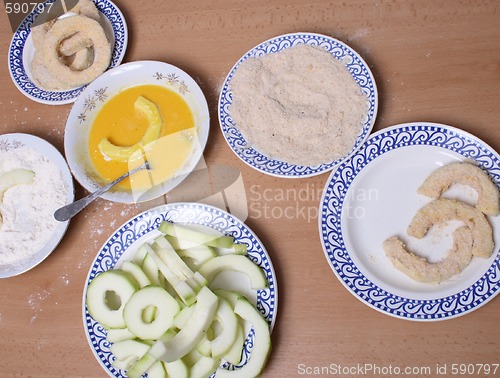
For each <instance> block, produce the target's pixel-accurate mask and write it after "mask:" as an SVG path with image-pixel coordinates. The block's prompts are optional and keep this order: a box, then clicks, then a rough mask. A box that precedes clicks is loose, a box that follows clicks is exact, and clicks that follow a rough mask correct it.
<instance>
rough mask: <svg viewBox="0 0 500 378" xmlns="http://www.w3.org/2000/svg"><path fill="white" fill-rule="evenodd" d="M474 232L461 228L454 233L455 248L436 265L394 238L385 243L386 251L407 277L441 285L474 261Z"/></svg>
mask: <svg viewBox="0 0 500 378" xmlns="http://www.w3.org/2000/svg"><path fill="white" fill-rule="evenodd" d="M472 245H473V237H472V232H471V230H470V229H469V228H468V227H460V228H458V229H456V230H455V231H454V232H453V247H452V249H451V250H450V251H448V254H447V256H446V257H445V258H444V259H443V260H441V261H439V262H436V263H431V262H429V261H428V260H427V259H425V258H423V257H420V256H417V255H415V254H414V253H412V252H410V251H408V250H407V248H406V246H405V244H404V243H403V242H402V241H401V240H400V239H399V238H398V237H397V236H392V237H390V238H389V239H387V240H385V241H384V244H383V246H384V250H385V253H386V255H387V257H388V258H389V259H390V260H391V261H392V263H393V264H394V266H395V267H396V268H397V269H399V270H400V271H402V272H403V273H405V274H406V275H407V276H409V277H411V278H413V279H414V280H417V281H420V282H428V283H439V282H442V281H445V280H447V279H449V278H450V277H453V276H454V275H457V274H458V273H460V272H461V271H462V270H464V269H465V267H466V266H467V265H468V264H469V262H470V261H471V259H472Z"/></svg>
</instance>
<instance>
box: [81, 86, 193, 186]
mask: <svg viewBox="0 0 500 378" xmlns="http://www.w3.org/2000/svg"><path fill="white" fill-rule="evenodd" d="M139 96H143V97H145V98H146V99H147V100H149V101H151V102H152V103H154V104H155V105H156V106H157V107H158V110H159V112H160V115H161V118H162V121H163V122H162V127H161V131H160V135H159V139H158V140H157V141H155V143H151V146H146V148H145V151H146V152H145V153H146V157H147V159H148V161H149V162H150V164H151V167H152V171H150V172H138V173H136V174H134V175H133V176H132V182H133V186H134V189H135V188H142V187H148V186H151V183H152V182H154V183H155V184H157V183H160V182H163V181H166V180H168V179H169V178H171V177H173V176H174V175H175V173H176V172H177V171H178V170H179V169H180V168H181V167H182V166H183V165H184V164H185V163H186V161H187V160H188V158H189V156H190V154H191V152H192V150H193V143H194V140H195V139H196V138H195V137H196V129H195V122H194V117H193V114H192V111H191V109H190V108H189V105H188V104H187V103H186V101H185V100H184V99H183V98H182V97H181V96H180V95H178V94H177V93H176V92H174V91H172V90H169V89H168V88H165V87H163V86H159V85H139V86H135V87H130V88H127V89H124V90H123V91H121V92H119V93H118V94H116V95H115V96H113V97H112V98H110V99H109V100H108V101H107V102H106V103H105V104H104V106H103V107H102V109H101V110H100V111H99V113H98V114H97V116H96V118H95V120H94V123H93V124H92V127H91V130H90V135H89V144H88V148H89V155H90V159H91V161H92V164H93V166H94V169H95V171H96V173H97V174H98V175H99V176H100V177H101V178H102V179H103V181H105V182H110V181H112V180H114V179H115V178H117V177H119V176H121V175H123V174H124V173H126V172H127V171H128V170H130V169H131V167H133V166H136V165H138V164H140V162H139V163H134V162H123V161H118V160H113V159H110V158H109V157H107V156H105V154H104V153H103V152H102V151H101V149H100V148H99V143H100V142H101V141H102V140H103V139H105V138H106V139H108V140H109V142H110V143H112V144H113V145H115V146H120V147H128V146H134V145H135V144H137V143H139V142H140V141H141V139H142V138H143V136H144V134H145V132H146V130H147V128H148V125H149V124H148V118H147V117H145V116H144V115H143V114H141V113H140V112H138V111H137V109H136V108H135V107H134V103H135V101H136V100H137V98H138V97H139ZM117 187H119V188H120V189H122V190H130V189H131V180H129V179H126V180H124V181H122V182H121V183H120V184H118V185H117Z"/></svg>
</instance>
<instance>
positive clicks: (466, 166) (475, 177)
mask: <svg viewBox="0 0 500 378" xmlns="http://www.w3.org/2000/svg"><path fill="white" fill-rule="evenodd" d="M452 184H462V185H467V186H470V187H471V188H473V189H474V190H475V191H476V192H477V196H478V198H477V204H476V207H477V209H478V210H480V211H482V212H483V213H485V214H487V215H498V214H500V193H499V191H498V187H497V185H495V183H494V182H493V181H492V180H491V179H490V177H489V176H488V175H487V174H486V173H485V172H484V171H483V170H482V169H481V168H479V167H476V166H475V165H473V164H470V163H451V164H447V165H444V166H442V167H441V168H438V169H436V170H435V171H434V172H432V173H431V174H430V176H429V177H428V178H427V179H426V180H425V181H424V183H423V184H422V185H421V186H420V188H418V190H417V192H418V193H419V194H423V195H425V196H428V197H433V198H439V196H441V194H442V193H443V192H445V191H446V190H447V189H448V188H449V187H450V186H451V185H452Z"/></svg>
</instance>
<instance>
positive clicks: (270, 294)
mask: <svg viewBox="0 0 500 378" xmlns="http://www.w3.org/2000/svg"><path fill="white" fill-rule="evenodd" d="M164 220H168V221H171V222H174V223H182V224H190V225H196V227H200V226H203V227H208V228H211V229H212V230H215V231H218V232H220V233H223V234H226V235H232V236H233V237H234V238H235V241H236V242H238V243H245V244H246V245H247V247H248V255H249V257H250V258H251V259H252V260H253V261H254V262H255V263H256V264H257V265H259V266H260V267H261V269H262V270H263V271H264V272H265V274H266V277H267V280H268V282H269V288H268V289H265V290H258V291H257V292H255V291H254V290H251V289H250V288H249V287H248V279H247V278H246V277H242V276H235V275H230V276H229V277H228V279H227V281H226V282H220V283H219V285H220V286H221V287H226V288H235V289H239V290H242V291H243V292H244V293H248V296H249V297H253V298H254V304H256V305H257V308H258V309H259V310H260V312H261V313H262V315H263V316H264V318H265V319H266V320H267V322H268V323H269V325H270V327H273V325H274V322H275V320H276V313H277V308H278V287H277V283H276V276H275V272H274V269H273V266H272V263H271V260H270V258H269V255H268V254H267V252H266V250H265V248H264V246H263V245H262V243H261V241H260V240H259V239H258V237H257V236H256V235H255V234H254V233H253V232H252V230H250V229H249V228H248V227H247V226H246V225H245V224H244V223H243V222H242V221H240V220H239V219H237V218H235V217H234V216H232V215H231V214H228V213H226V212H225V211H222V210H219V209H217V208H215V207H212V206H208V205H202V204H198V203H177V204H169V205H164V206H159V207H156V208H154V209H151V210H148V211H146V212H144V213H142V214H139V215H137V216H136V217H134V218H132V219H131V220H129V221H128V222H126V223H125V224H124V225H122V226H121V227H119V228H118V229H117V230H116V231H115V232H114V233H113V235H111V237H110V238H109V239H108V240H107V241H106V243H104V245H103V246H102V248H101V249H100V250H99V252H98V254H97V256H96V258H95V260H94V262H93V263H92V266H91V268H90V271H89V274H88V276H87V279H86V283H85V289H84V292H83V323H84V327H85V333H86V335H87V340H88V342H89V344H90V347H91V348H92V351H93V352H94V356H95V357H96V358H97V360H98V361H99V363H100V364H101V366H102V367H103V368H104V370H105V371H106V372H107V373H108V374H109V375H110V376H112V377H122V376H124V375H123V372H122V371H120V370H117V369H115V368H114V367H113V366H112V365H111V363H112V362H113V360H114V357H113V354H112V353H111V351H110V344H109V343H108V342H107V341H106V331H105V330H104V329H103V328H102V327H101V326H100V325H99V323H97V322H96V321H95V320H94V319H93V318H92V317H91V316H90V315H89V313H88V310H87V306H86V303H85V298H86V294H87V288H88V285H89V283H90V282H91V281H92V279H93V278H94V277H95V276H96V275H98V274H99V273H101V272H104V271H107V270H109V269H113V268H115V267H116V268H118V267H120V265H121V263H122V262H123V261H126V260H130V259H131V258H132V257H133V256H134V253H135V252H136V250H137V248H138V247H139V246H140V245H141V244H143V243H144V242H149V241H152V240H153V239H154V238H155V237H156V236H158V235H159V234H160V233H159V231H158V226H159V225H160V223H161V222H162V221H164ZM216 279H219V277H217V278H216ZM223 279H224V278H223ZM228 285H231V286H228ZM253 338H254V333H253V331H250V330H249V333H248V336H247V339H246V342H245V345H244V348H243V357H242V363H241V364H240V365H238V366H237V367H235V368H238V367H241V366H244V365H245V364H246V363H247V362H248V359H249V356H250V354H251V349H252V346H253ZM223 366H224V367H226V368H234V367H232V366H231V367H230V365H229V364H228V363H226V364H224V365H223Z"/></svg>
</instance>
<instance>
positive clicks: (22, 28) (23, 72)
mask: <svg viewBox="0 0 500 378" xmlns="http://www.w3.org/2000/svg"><path fill="white" fill-rule="evenodd" d="M54 1H55V0H48V1H46V2H44V3H43V4H44V6H45V7H48V6H50V5H51V4H52V3H54ZM94 2H95V5H96V7H97V9H98V10H99V11H100V12H101V15H102V16H103V17H102V18H101V19H102V20H103V21H102V25H103V27H104V31H105V32H106V35H107V37H108V39H109V40H110V42H111V45H112V46H113V51H112V56H111V63H110V66H109V67H110V68H112V67H115V66H117V65H119V64H120V63H121V62H122V60H123V57H124V56H125V50H126V49H127V42H128V30H127V24H126V23H125V18H124V17H123V14H122V12H121V11H120V10H119V9H118V7H117V6H116V5H115V4H113V2H111V1H109V0H94ZM40 10H42V9H41V8H39V7H36V8H35V10H34V11H33V12H31V13H30V14H29V15H28V16H27V17H26V18H25V19H24V21H23V22H22V23H21V25H19V28H18V29H17V30H16V32H15V33H14V37H13V38H12V42H11V43H10V48H9V71H10V76H11V78H12V80H13V81H14V84H15V85H16V87H17V88H18V89H19V90H20V91H21V93H23V94H24V95H25V96H27V97H29V98H30V99H32V100H34V101H36V102H40V103H42V104H48V105H62V104H69V103H72V102H74V101H75V100H76V98H77V97H78V96H79V95H80V93H81V92H82V91H83V90H84V89H85V87H86V86H82V87H80V88H73V89H70V90H65V91H47V90H44V89H43V88H39V87H38V86H37V85H36V84H35V83H34V82H33V77H32V74H31V68H30V66H31V61H32V60H33V56H34V54H35V47H34V46H33V40H32V37H31V26H32V25H33V23H34V22H35V19H36V17H37V16H38V15H39V14H40ZM42 11H43V10H42Z"/></svg>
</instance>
